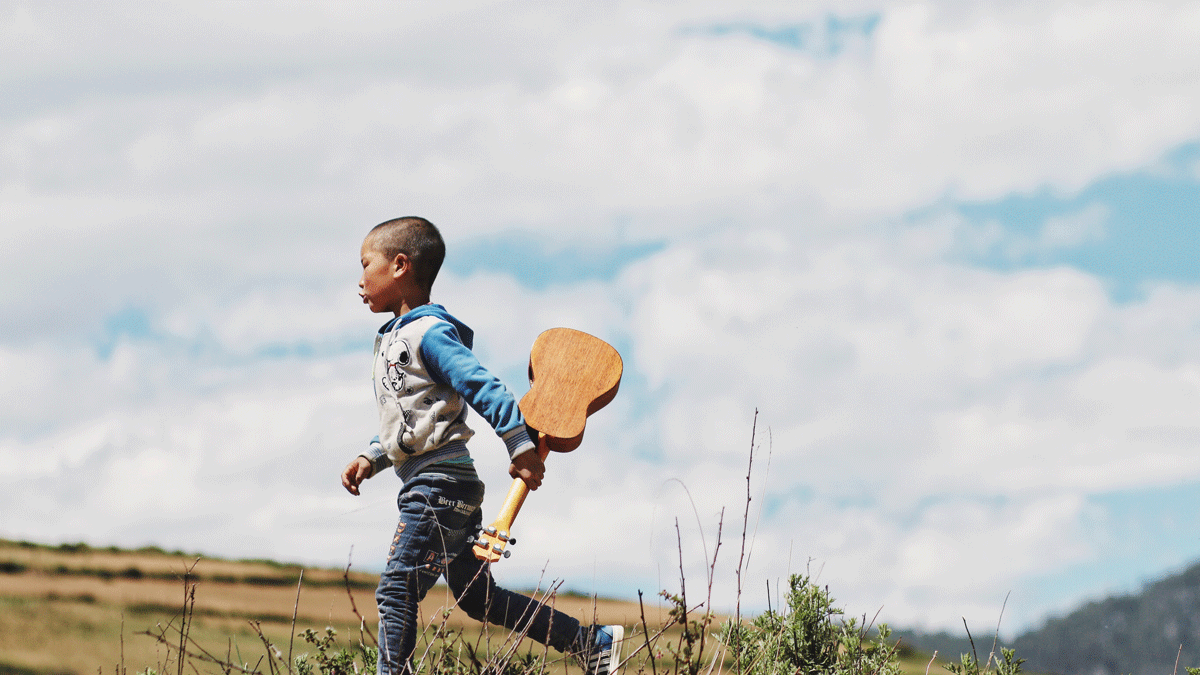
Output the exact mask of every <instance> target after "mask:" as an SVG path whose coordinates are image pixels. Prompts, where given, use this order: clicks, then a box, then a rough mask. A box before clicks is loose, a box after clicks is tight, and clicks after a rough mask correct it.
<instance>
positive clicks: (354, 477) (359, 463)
mask: <svg viewBox="0 0 1200 675" xmlns="http://www.w3.org/2000/svg"><path fill="white" fill-rule="evenodd" d="M372 472H373V469H371V463H370V462H368V461H367V458H366V457H362V456H359V457H355V458H354V461H352V462H350V463H349V464H347V465H346V470H345V471H343V472H342V487H344V488H346V491H347V492H349V493H350V494H352V495H357V494H358V486H359V485H361V484H362V482H363V481H364V480H366V479H368V478H370V477H371V473H372Z"/></svg>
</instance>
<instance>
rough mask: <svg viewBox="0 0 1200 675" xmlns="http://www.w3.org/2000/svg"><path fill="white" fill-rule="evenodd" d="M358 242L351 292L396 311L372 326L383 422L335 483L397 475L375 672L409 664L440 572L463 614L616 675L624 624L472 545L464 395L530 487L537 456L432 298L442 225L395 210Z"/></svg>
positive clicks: (537, 472)
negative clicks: (512, 583)
mask: <svg viewBox="0 0 1200 675" xmlns="http://www.w3.org/2000/svg"><path fill="white" fill-rule="evenodd" d="M361 253H362V266H363V272H362V277H361V278H360V279H359V282H358V287H359V289H361V290H360V291H359V295H360V296H362V299H363V302H364V303H366V304H367V306H368V307H369V308H370V309H371V311H372V312H377V313H380V312H391V313H393V314H394V315H395V318H393V319H392V320H390V321H388V322H387V323H386V324H384V325H383V327H382V328H380V329H379V334H378V335H376V336H375V366H374V370H373V374H372V380H373V381H374V384H375V398H376V401H377V403H378V406H379V422H380V433H379V435H378V436H376V437H375V438H374V439H373V440H372V441H371V445H370V449H369V450H368V451H367V452H364V453H363V454H361V455H359V456H358V457H356V458H355V459H354V460H353V461H352V462H350V464H349V465H348V466H347V467H346V469H345V471H343V472H342V485H343V486H344V487H345V488H346V489H347V490H348V491H349V492H350V494H353V495H357V494H359V485H361V484H362V482H363V481H364V480H365V479H367V478H370V477H371V476H373V475H375V474H377V473H379V471H381V470H382V469H385V468H387V467H389V466H390V467H393V468H394V470H395V472H396V474H397V475H399V476H400V478H401V479H402V480H403V481H404V486H403V487H402V488H401V490H400V496H399V497H398V498H397V504H398V505H399V507H400V523H399V525H398V526H397V527H396V532H395V535H394V536H393V537H392V546H391V550H390V552H389V556H388V562H387V567H386V568H385V569H384V572H383V574H382V575H381V577H380V580H379V589H378V590H377V591H376V593H375V599H376V601H377V602H378V603H379V673H380V675H401V674H404V673H411V672H412V665H411V663H410V659H411V657H412V653H413V650H414V649H415V647H416V637H417V603H418V602H420V600H421V599H422V598H424V597H425V594H426V593H427V592H428V591H429V589H430V588H431V587H432V586H433V584H434V583H435V582H436V581H437V580H438V577H440V576H442V575H445V577H446V581H447V583H448V584H449V585H450V589H451V590H452V591H453V592H454V595H455V597H456V598H458V606H459V607H461V608H462V609H463V610H464V611H466V613H467V614H468V615H470V616H471V617H472V618H474V619H476V620H479V621H487V622H491V623H495V624H500V625H503V626H505V627H507V628H509V629H513V630H518V631H520V630H525V629H528V635H529V637H531V638H533V639H535V640H537V641H538V642H541V643H543V644H548V645H550V646H552V647H554V648H555V649H557V650H559V651H563V652H568V653H570V654H572V655H574V656H576V657H577V658H579V659H580V661H581V662H582V664H583V666H584V669H585V672H587V673H589V674H590V675H616V673H615V669H616V667H617V664H618V663H619V658H620V648H621V640H622V638H623V637H624V629H623V628H622V627H621V626H590V627H588V628H583V627H581V626H580V624H579V622H578V621H577V620H575V619H574V618H572V617H570V616H567V615H566V614H563V613H562V612H558V611H555V610H553V609H551V608H550V607H548V606H545V605H541V604H539V603H538V602H537V601H535V600H533V599H531V598H528V597H525V596H523V595H520V594H517V593H513V592H511V591H507V590H504V589H502V588H499V587H497V586H496V583H495V581H493V580H492V575H491V570H490V567H489V566H488V565H485V564H483V563H482V562H480V561H479V560H477V559H476V558H475V555H474V554H473V553H472V552H471V551H470V548H471V547H470V545H469V544H468V543H467V538H468V537H469V536H471V535H474V534H475V533H477V532H478V531H479V529H480V526H481V524H482V514H481V513H480V509H479V505H480V504H481V503H482V502H483V483H482V482H480V480H479V476H478V475H477V474H476V473H475V467H474V464H473V463H472V461H471V456H470V454H469V453H468V452H467V445H466V442H467V440H468V439H469V438H471V436H472V435H473V434H474V432H473V431H472V430H471V429H470V427H468V426H467V425H466V418H467V408H466V406H467V405H470V406H471V407H472V408H474V409H475V411H476V412H477V413H479V415H480V416H481V417H483V418H484V419H485V420H487V422H488V424H490V425H491V426H492V428H493V429H495V431H496V433H497V434H498V435H499V436H500V438H501V439H503V440H504V444H505V446H506V447H507V448H508V453H509V458H510V460H511V462H512V463H511V464H510V465H509V474H510V475H511V476H512V477H513V478H520V479H521V480H523V481H525V484H526V485H528V486H529V489H530V490H536V489H538V486H540V485H541V484H542V476H543V474H544V472H545V466H544V465H543V463H542V460H541V458H540V457H538V453H537V451H536V450H535V448H534V444H533V442H532V441H531V440H530V435H529V432H528V431H527V430H526V427H525V421H524V418H523V417H522V415H521V411H520V409H519V408H518V407H517V402H516V399H515V398H514V397H513V395H512V393H511V392H510V391H509V390H508V389H507V388H506V387H505V386H504V385H503V384H502V383H501V382H500V381H499V380H498V379H496V377H495V376H493V375H492V374H491V373H490V372H488V371H487V369H485V368H484V367H483V366H482V365H480V363H479V361H478V360H477V359H476V358H475V355H474V354H473V353H472V352H471V344H472V341H473V340H472V338H473V332H472V331H471V329H470V328H467V327H466V326H465V325H464V324H463V323H462V322H460V321H459V320H458V319H456V318H454V317H453V316H451V315H450V314H449V313H448V312H447V311H446V310H445V308H443V307H442V306H441V305H435V304H433V303H431V302H430V301H429V295H430V291H431V289H432V287H433V281H434V279H435V278H436V277H437V273H438V270H439V269H440V268H441V265H442V259H443V258H444V257H445V254H446V247H445V243H444V242H443V241H442V236H441V234H440V233H439V232H438V230H437V228H436V227H434V225H433V223H430V222H429V221H428V220H425V219H424V218H417V217H407V218H397V219H395V220H389V221H387V222H384V223H380V224H379V225H376V226H375V227H374V229H372V230H371V232H370V233H369V234H367V237H366V239H364V240H363V245H362V252H361Z"/></svg>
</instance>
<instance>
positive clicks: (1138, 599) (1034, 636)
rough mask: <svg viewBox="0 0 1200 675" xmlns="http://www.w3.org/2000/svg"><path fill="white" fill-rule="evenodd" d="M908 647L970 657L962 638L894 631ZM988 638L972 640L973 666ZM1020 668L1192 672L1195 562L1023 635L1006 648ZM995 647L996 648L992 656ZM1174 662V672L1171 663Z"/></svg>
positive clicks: (1196, 630) (1098, 673) (1060, 673)
mask: <svg viewBox="0 0 1200 675" xmlns="http://www.w3.org/2000/svg"><path fill="white" fill-rule="evenodd" d="M897 633H898V634H900V635H901V636H902V639H903V640H904V642H905V643H907V644H908V645H909V646H911V647H913V648H915V649H918V650H920V651H925V652H933V651H934V650H937V651H938V656H939V657H941V658H943V659H947V660H956V659H955V656H956V655H958V654H960V653H964V652H965V653H969V652H970V643H969V642H968V640H967V638H966V637H965V636H958V635H952V634H949V633H924V632H921V631H905V630H898V631H897ZM992 640H993V634H992V633H990V632H989V633H987V634H985V635H975V646H976V649H977V651H978V654H979V657H980V658H981V659H986V658H987V654H988V653H989V652H990V651H991V648H992ZM1003 646H1005V647H1013V648H1015V649H1016V651H1017V657H1019V658H1023V659H1026V660H1027V661H1026V663H1025V666H1024V669H1025V670H1026V671H1029V672H1036V673H1053V674H1055V675H1171V674H1172V673H1177V674H1178V675H1185V674H1186V672H1187V671H1186V670H1185V668H1186V667H1188V666H1191V667H1196V666H1200V562H1198V563H1194V564H1193V565H1191V566H1190V567H1188V568H1187V569H1185V570H1184V571H1182V572H1179V573H1178V574H1174V575H1171V576H1168V577H1164V578H1163V579H1160V580H1158V581H1155V582H1153V583H1149V584H1147V585H1146V586H1144V587H1143V588H1142V590H1141V591H1140V592H1139V593H1136V594H1131V595H1120V596H1113V597H1110V598H1107V599H1104V600H1098V601H1094V602H1089V603H1087V604H1085V605H1084V606H1082V607H1080V608H1079V609H1076V610H1075V611H1073V612H1071V613H1070V614H1067V615H1066V616H1064V617H1061V618H1053V619H1050V620H1049V621H1047V622H1046V624H1045V625H1044V626H1042V627H1041V628H1038V629H1036V630H1032V631H1029V632H1027V633H1025V634H1023V635H1021V636H1020V637H1018V638H1017V639H1016V640H1013V641H1012V642H1011V644H1005V645H1003ZM998 649H999V646H997V650H998ZM1177 656H1178V670H1176V657H1177Z"/></svg>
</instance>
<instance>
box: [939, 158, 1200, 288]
mask: <svg viewBox="0 0 1200 675" xmlns="http://www.w3.org/2000/svg"><path fill="white" fill-rule="evenodd" d="M1198 165H1200V143H1189V144H1187V145H1184V146H1181V147H1179V148H1177V149H1176V150H1175V151H1173V152H1171V153H1169V154H1168V155H1167V156H1166V158H1165V159H1164V161H1163V162H1162V163H1161V165H1160V166H1157V167H1154V168H1151V169H1146V170H1141V171H1137V172H1132V173H1123V174H1114V175H1111V176H1108V177H1105V178H1102V179H1100V180H1097V181H1095V182H1093V183H1092V184H1091V185H1088V186H1087V187H1086V188H1084V189H1083V190H1081V191H1080V192H1079V193H1077V194H1073V195H1066V196H1064V195H1058V194H1055V193H1053V192H1052V191H1051V190H1050V189H1048V188H1044V189H1042V190H1040V191H1038V192H1036V193H1033V194H1012V195H1008V196H1006V197H1004V198H1002V199H998V200H994V201H988V202H964V203H960V204H956V205H954V206H953V207H952V208H953V209H954V210H955V211H957V213H959V214H960V215H961V216H963V217H964V218H965V219H966V220H967V222H968V223H969V224H970V225H971V228H969V229H970V231H971V232H974V233H975V234H976V235H977V236H976V237H974V240H973V241H964V242H961V246H960V251H959V254H960V255H962V256H963V257H964V258H965V259H967V260H969V261H971V262H973V263H975V264H979V265H982V266H984V267H988V268H992V269H999V270H1012V269H1022V268H1029V267H1052V266H1058V265H1068V266H1071V267H1075V268H1077V269H1080V270H1083V271H1085V272H1088V273H1090V274H1094V275H1096V276H1097V277H1100V278H1101V279H1103V280H1104V281H1105V282H1107V283H1108V284H1109V287H1110V289H1111V292H1112V295H1113V298H1114V299H1115V300H1117V301H1129V300H1134V299H1137V298H1139V297H1141V293H1142V290H1143V289H1144V287H1145V285H1146V284H1147V283H1153V282H1171V283H1178V284H1200V176H1198V175H1197V166H1198Z"/></svg>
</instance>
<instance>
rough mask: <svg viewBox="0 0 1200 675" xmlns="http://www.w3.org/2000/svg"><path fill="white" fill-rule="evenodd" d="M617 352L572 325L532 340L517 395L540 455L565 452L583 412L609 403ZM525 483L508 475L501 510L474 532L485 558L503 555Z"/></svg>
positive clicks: (617, 374) (617, 378)
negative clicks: (525, 386) (525, 378)
mask: <svg viewBox="0 0 1200 675" xmlns="http://www.w3.org/2000/svg"><path fill="white" fill-rule="evenodd" d="M621 367H622V366H621V355H620V354H618V353H617V350H615V349H613V348H612V346H611V345H609V344H608V343H607V342H605V341H603V340H601V339H599V338H597V337H593V336H591V335H588V334H587V333H584V332H581V331H577V330H573V329H571V328H551V329H550V330H548V331H546V332H544V333H542V334H541V335H539V336H538V337H537V339H536V340H534V342H533V349H532V350H531V351H530V353H529V384H530V389H529V392H528V393H526V394H525V396H523V397H521V403H520V407H521V414H522V415H524V416H525V423H526V424H527V425H529V426H530V427H532V428H533V429H537V430H538V437H537V450H536V452H537V453H538V455H539V456H540V457H541V458H542V460H545V459H546V457H547V455H549V454H550V451H551V450H553V451H555V452H570V451H572V450H574V449H575V448H577V447H579V444H580V443H581V442H582V441H583V430H584V427H585V426H586V424H587V418H588V415H591V414H592V413H594V412H596V411H597V410H599V409H601V408H603V407H604V406H606V405H608V403H609V401H611V400H613V397H614V396H616V395H617V387H618V386H620V384H621ZM528 494H529V488H528V486H526V485H525V481H523V480H521V479H520V478H517V479H515V480H513V484H512V487H511V488H509V490H508V496H507V497H506V498H505V499H504V505H503V506H501V507H500V516H499V517H498V518H496V522H494V523H492V524H491V525H490V526H488V527H485V528H484V529H483V530H481V531H480V532H479V535H478V536H477V537H474V538H472V539H471V542H472V543H474V546H473V547H472V551H474V553H475V557H476V558H478V559H480V560H484V561H487V562H496V561H497V560H499V559H500V558H501V557H505V558H507V557H508V556H509V554H510V553H511V552H510V551H506V550H504V549H505V546H507V545H508V544H516V543H517V540H516V539H514V538H513V537H511V536H509V532H510V531H511V529H512V523H513V520H514V519H515V518H516V517H517V513H518V512H519V511H520V510H521V505H522V504H524V503H525V497H526V495H528Z"/></svg>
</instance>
